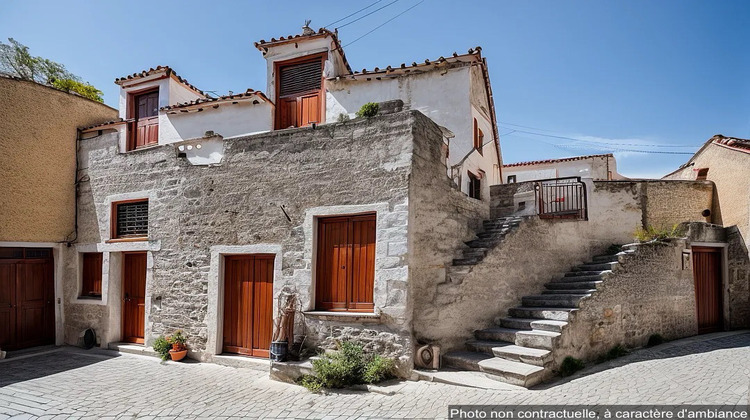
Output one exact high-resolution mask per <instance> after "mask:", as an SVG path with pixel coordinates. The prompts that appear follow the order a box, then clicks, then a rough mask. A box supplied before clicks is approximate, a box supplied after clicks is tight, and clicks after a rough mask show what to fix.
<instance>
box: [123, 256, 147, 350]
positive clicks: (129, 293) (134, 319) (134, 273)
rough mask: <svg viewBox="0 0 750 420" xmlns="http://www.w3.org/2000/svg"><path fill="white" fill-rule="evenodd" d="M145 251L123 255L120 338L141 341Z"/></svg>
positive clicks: (144, 322) (133, 341) (144, 293)
mask: <svg viewBox="0 0 750 420" xmlns="http://www.w3.org/2000/svg"><path fill="white" fill-rule="evenodd" d="M146 260H147V258H146V253H145V252H139V253H126V254H124V255H123V286H122V299H123V302H122V339H123V341H127V342H131V343H143V333H144V328H145V325H146V319H145V317H146V312H145V309H146Z"/></svg>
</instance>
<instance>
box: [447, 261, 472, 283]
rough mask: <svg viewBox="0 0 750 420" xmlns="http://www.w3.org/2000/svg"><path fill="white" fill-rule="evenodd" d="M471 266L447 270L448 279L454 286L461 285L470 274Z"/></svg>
mask: <svg viewBox="0 0 750 420" xmlns="http://www.w3.org/2000/svg"><path fill="white" fill-rule="evenodd" d="M472 267H473V266H471V265H452V266H448V267H446V268H445V276H446V279H447V280H448V281H449V282H450V283H453V284H461V283H462V282H463V280H464V277H466V275H467V274H469V272H471V268H472Z"/></svg>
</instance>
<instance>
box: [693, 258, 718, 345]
mask: <svg viewBox="0 0 750 420" xmlns="http://www.w3.org/2000/svg"><path fill="white" fill-rule="evenodd" d="M692 251H693V281H694V283H695V302H696V309H697V317H698V332H699V333H700V334H704V333H709V332H715V331H722V330H723V321H724V314H723V291H722V286H721V284H722V281H721V277H722V267H721V261H722V256H721V248H708V247H693V248H692Z"/></svg>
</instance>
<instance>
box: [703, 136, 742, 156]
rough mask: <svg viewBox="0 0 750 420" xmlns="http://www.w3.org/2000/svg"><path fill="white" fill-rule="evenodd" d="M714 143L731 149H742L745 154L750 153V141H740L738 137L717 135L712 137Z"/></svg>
mask: <svg viewBox="0 0 750 420" xmlns="http://www.w3.org/2000/svg"><path fill="white" fill-rule="evenodd" d="M711 140H712V142H713V143H716V144H720V145H722V146H726V147H728V148H730V149H740V150H741V151H743V152H750V140H748V139H740V138H736V137H725V136H723V135H721V134H717V135H715V136H713V137H711Z"/></svg>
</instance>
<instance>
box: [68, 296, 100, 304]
mask: <svg viewBox="0 0 750 420" xmlns="http://www.w3.org/2000/svg"><path fill="white" fill-rule="evenodd" d="M71 303H73V304H78V305H106V304H105V303H104V302H103V301H102V298H101V297H94V296H78V297H77V298H75V299H73V301H72V302H71Z"/></svg>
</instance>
